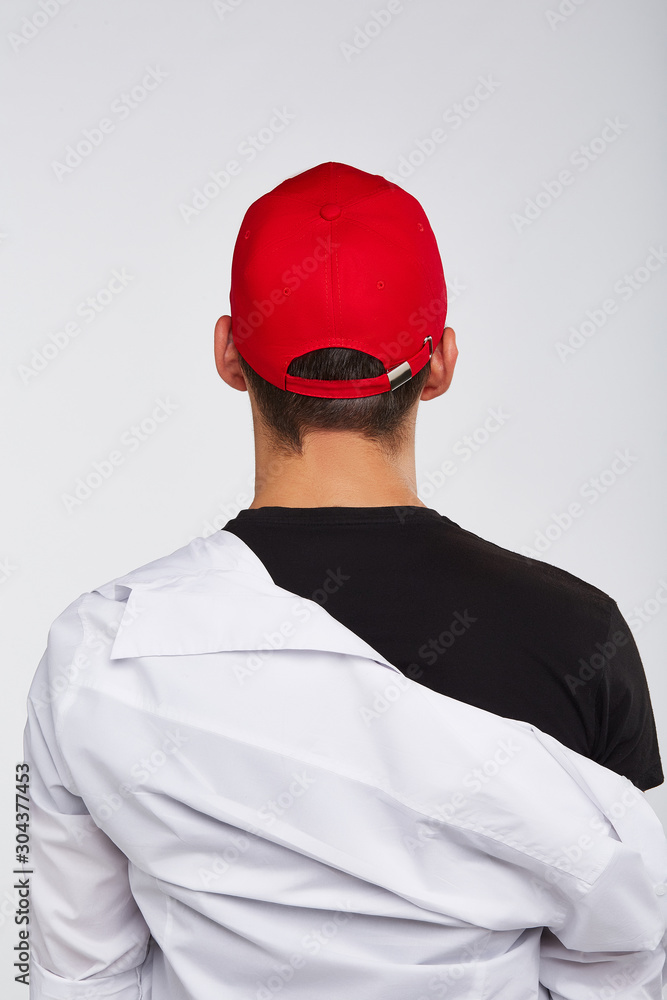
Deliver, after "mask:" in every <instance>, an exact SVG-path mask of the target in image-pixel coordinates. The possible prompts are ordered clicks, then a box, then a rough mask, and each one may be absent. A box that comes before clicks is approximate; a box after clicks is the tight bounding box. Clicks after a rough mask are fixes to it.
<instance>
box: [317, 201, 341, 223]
mask: <svg viewBox="0 0 667 1000" xmlns="http://www.w3.org/2000/svg"><path fill="white" fill-rule="evenodd" d="M320 215H321V216H322V218H323V219H326V220H327V222H333V220H334V219H337V218H338V216H339V215H340V205H334V204H333V203H331V204H329V205H322V208H321V209H320Z"/></svg>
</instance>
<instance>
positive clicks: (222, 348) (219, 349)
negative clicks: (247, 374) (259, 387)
mask: <svg viewBox="0 0 667 1000" xmlns="http://www.w3.org/2000/svg"><path fill="white" fill-rule="evenodd" d="M213 346H214V353H215V367H216V368H217V370H218V375H219V376H220V378H221V379H222V380H223V381H224V382H226V383H227V385H231V387H232V388H233V389H239V390H240V391H241V392H247V391H248V387H247V385H246V382H245V378H244V376H243V372H242V371H241V366H240V364H239V352H238V350H237V349H236V344H235V343H234V339H233V336H232V317H231V316H221V317H220V319H219V320H218V322H217V323H216V324H215V335H214V341H213Z"/></svg>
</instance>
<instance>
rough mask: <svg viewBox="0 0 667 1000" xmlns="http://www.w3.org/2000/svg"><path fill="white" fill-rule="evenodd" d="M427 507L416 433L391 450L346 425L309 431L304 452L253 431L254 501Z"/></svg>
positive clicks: (259, 503)
mask: <svg viewBox="0 0 667 1000" xmlns="http://www.w3.org/2000/svg"><path fill="white" fill-rule="evenodd" d="M407 506H417V507H425V506H426V504H424V503H423V502H422V501H421V500H420V499H419V497H418V495H417V488H416V474H415V454H414V433H413V434H412V435H408V438H407V439H406V442H405V445H404V447H403V448H402V450H401V451H400V452H398V453H396V454H392V455H389V454H388V453H387V452H386V451H383V450H382V449H381V448H380V447H379V446H378V445H377V444H375V443H374V442H372V441H369V440H368V439H365V438H363V437H362V436H361V435H360V434H356V433H353V432H350V431H320V430H317V431H312V432H310V433H309V434H307V435H306V436H305V438H304V448H303V454H302V455H301V456H296V455H284V454H282V453H280V452H278V451H277V450H276V449H275V448H274V447H273V446H272V444H271V443H270V441H269V440H268V438H267V437H266V436H265V435H263V434H262V433H261V432H260V433H259V434H258V433H256V434H255V496H254V498H253V501H252V503H251V504H250V508H251V509H254V508H257V507H407Z"/></svg>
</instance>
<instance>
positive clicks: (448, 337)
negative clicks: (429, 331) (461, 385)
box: [419, 326, 459, 399]
mask: <svg viewBox="0 0 667 1000" xmlns="http://www.w3.org/2000/svg"><path fill="white" fill-rule="evenodd" d="M458 356H459V351H458V348H457V346H456V334H455V333H454V331H453V329H452V328H451V326H446V327H445V329H444V332H443V334H442V337H441V338H440V340H439V341H438V344H437V346H436V348H435V350H434V351H433V354H432V355H431V373H430V375H429V377H428V379H427V380H426V382H425V383H424V388H423V389H422V392H421V396H420V397H419V398H420V399H434V398H435V397H436V396H441V395H442V394H443V392H447V390H448V389H449V386H450V384H451V381H452V377H453V375H454V368H455V366H456V359H457V358H458Z"/></svg>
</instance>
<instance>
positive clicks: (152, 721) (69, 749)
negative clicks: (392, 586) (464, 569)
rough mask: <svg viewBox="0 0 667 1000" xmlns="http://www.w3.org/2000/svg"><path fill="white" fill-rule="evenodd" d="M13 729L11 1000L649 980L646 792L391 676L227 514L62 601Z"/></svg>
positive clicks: (628, 990)
mask: <svg viewBox="0 0 667 1000" xmlns="http://www.w3.org/2000/svg"><path fill="white" fill-rule="evenodd" d="M405 613H406V615H407V614H409V613H410V612H409V609H408V608H406V609H405ZM24 751H25V759H26V761H27V762H28V763H29V764H30V782H31V798H32V802H31V823H32V827H31V829H32V856H31V861H32V864H31V869H32V870H33V871H34V874H32V875H31V876H30V878H31V905H32V911H31V914H32V915H31V923H30V945H31V951H32V965H31V988H30V997H31V1000H42V998H49V1000H65V998H67V1000H80V998H84V997H85V998H89V997H104V998H117V1000H140V998H141V1000H274V998H276V997H278V998H280V1000H283V998H284V1000H339V998H341V1000H342V998H345V1000H440V998H441V997H445V998H446V1000H455V998H467V1000H487V998H489V1000H490V998H493V1000H531V998H536V1000H537V998H540V1000H546V998H548V997H550V996H551V997H553V998H554V1000H589V998H592V997H596V998H598V1000H605V998H607V997H610V998H611V997H613V998H614V1000H627V998H640V997H641V998H659V997H660V996H661V988H662V986H663V985H664V984H665V982H667V974H666V973H665V946H666V945H667V932H666V929H667V894H666V891H667V890H666V886H665V883H666V882H667V840H666V838H665V835H664V831H663V829H662V826H661V824H660V822H659V820H658V817H657V816H656V814H655V812H654V811H653V810H652V808H651V807H650V805H649V804H648V801H647V800H646V798H645V795H644V793H643V792H641V791H640V790H639V789H637V788H636V787H635V786H634V785H633V784H632V782H631V781H629V780H628V779H627V778H624V777H622V776H620V775H618V774H616V773H615V772H613V771H611V770H609V769H607V768H605V767H603V766H601V765H600V764H597V763H595V762H593V761H591V760H589V759H588V758H586V757H583V756H581V755H580V754H578V753H576V752H574V751H573V750H570V749H569V748H567V747H565V746H563V745H562V744H561V743H559V742H558V741H557V740H555V739H554V738H553V737H551V736H549V735H547V734H545V733H543V732H541V731H540V730H539V729H536V728H535V727H534V726H531V725H529V724H527V723H524V722H519V721H516V720H512V719H505V718H502V717H500V716H497V715H495V714H493V713H490V712H487V711H484V710H482V709H479V708H477V707H474V706H471V705H467V704H465V703H463V702H459V701H456V700H454V699H452V698H449V697H446V696H444V695H442V694H440V693H438V692H435V691H432V690H430V689H429V688H426V687H425V686H423V685H421V684H419V683H418V682H416V681H413V680H411V679H408V678H407V677H405V675H403V674H402V673H401V671H400V670H399V669H398V668H397V667H395V666H394V665H392V664H391V663H389V662H388V661H387V660H386V659H385V658H384V657H383V656H382V655H380V654H379V653H378V652H377V651H376V650H374V649H372V648H371V647H370V646H369V645H368V644H367V643H366V642H364V641H363V640H362V639H361V638H360V637H359V636H357V635H356V634H355V633H354V632H352V631H351V630H350V629H348V628H346V627H345V626H344V625H342V624H341V623H340V622H338V621H337V620H336V619H335V618H333V617H332V616H331V615H329V613H328V612H327V611H325V610H324V608H323V607H321V606H320V605H318V604H316V603H315V602H313V601H310V600H306V599H304V598H302V597H299V596H298V595H295V594H292V593H290V592H289V591H286V590H283V589H282V588H280V587H277V586H276V585H275V584H274V583H273V581H272V579H271V577H270V576H269V574H268V572H267V570H266V568H265V567H264V565H263V563H262V562H261V561H260V560H259V559H258V558H257V556H255V554H254V553H253V552H252V550H251V549H250V548H249V547H248V546H247V545H246V544H245V543H244V542H242V541H241V540H240V539H239V538H237V537H236V536H235V535H234V534H232V533H231V532H228V531H225V530H222V531H218V532H217V533H216V534H214V535H212V536H211V537H209V538H196V539H194V540H193V541H192V542H190V544H188V545H186V546H184V547H183V548H180V549H178V550H177V551H176V552H174V553H172V554H170V555H167V556H164V557H162V558H160V559H157V560H155V561H154V562H151V563H148V564H147V565H146V566H143V567H140V568H139V569H136V570H134V571H133V572H130V573H128V574H126V575H125V576H121V577H118V578H116V579H115V580H112V581H111V582H109V583H107V584H104V585H103V586H101V587H97V588H96V589H95V590H93V591H92V592H90V593H85V594H83V595H81V596H80V597H79V598H78V599H77V600H75V601H73V602H72V604H70V605H69V607H68V608H66V609H65V611H63V613H62V614H61V615H60V616H59V617H58V618H57V619H56V621H55V622H54V623H53V625H52V627H51V630H50V632H49V638H48V644H47V649H46V652H45V654H44V656H43V658H42V660H41V661H40V663H39V666H38V668H37V672H36V675H35V677H34V680H33V682H32V685H31V687H30V692H29V696H28V722H27V725H26V730H25V738H24ZM543 928H546V929H545V930H544V931H543ZM548 990H550V991H551V993H549V992H548Z"/></svg>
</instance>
